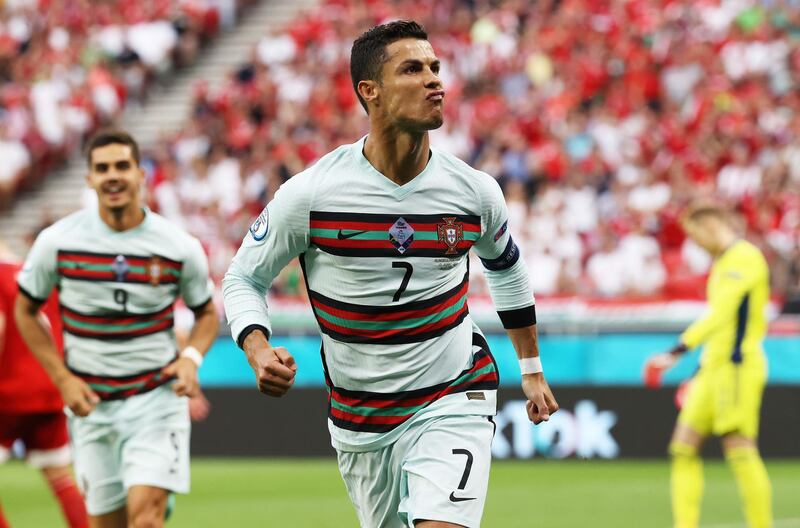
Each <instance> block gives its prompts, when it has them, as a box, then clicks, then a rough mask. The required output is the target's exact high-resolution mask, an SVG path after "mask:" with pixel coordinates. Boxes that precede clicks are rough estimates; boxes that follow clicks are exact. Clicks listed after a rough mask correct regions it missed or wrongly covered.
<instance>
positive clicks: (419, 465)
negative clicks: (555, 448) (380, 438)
mask: <svg viewBox="0 0 800 528" xmlns="http://www.w3.org/2000/svg"><path fill="white" fill-rule="evenodd" d="M493 436H494V423H493V422H491V421H490V420H489V417H487V416H471V415H465V416H464V415H459V416H440V417H436V418H431V419H429V420H424V421H421V422H420V423H417V424H413V425H412V426H411V427H410V428H409V429H408V430H407V431H406V432H405V433H404V434H403V435H402V436H401V437H400V438H399V439H398V440H397V442H395V443H394V444H392V445H390V446H387V447H384V448H383V449H380V450H377V451H367V452H364V453H354V452H343V451H340V452H338V458H339V471H341V473H342V478H343V479H344V483H345V486H346V487H347V492H348V494H349V495H350V500H351V501H352V502H353V505H354V506H355V508H356V513H357V515H358V519H359V521H360V523H361V526H362V527H363V528H400V527H411V528H413V527H414V522H415V521H419V520H423V519H424V520H430V521H443V522H450V523H455V524H460V525H462V526H467V527H469V528H476V527H478V526H480V524H481V516H482V515H483V506H484V503H485V501H486V489H487V486H488V483H489V467H490V465H491V455H492V449H491V445H492V437H493Z"/></svg>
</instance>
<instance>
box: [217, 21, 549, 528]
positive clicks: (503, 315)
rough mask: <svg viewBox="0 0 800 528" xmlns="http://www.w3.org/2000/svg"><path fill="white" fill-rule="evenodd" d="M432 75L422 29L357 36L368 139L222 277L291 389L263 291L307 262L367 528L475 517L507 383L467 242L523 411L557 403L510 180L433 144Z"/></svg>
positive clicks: (276, 385)
mask: <svg viewBox="0 0 800 528" xmlns="http://www.w3.org/2000/svg"><path fill="white" fill-rule="evenodd" d="M439 68H440V63H439V60H438V59H437V58H436V55H435V53H434V51H433V48H432V47H431V44H430V43H429V42H428V40H427V34H426V33H425V31H424V29H423V28H422V27H421V26H419V25H418V24H417V23H415V22H411V21H396V22H391V23H388V24H385V25H381V26H377V27H374V28H372V29H370V30H369V31H367V32H366V33H364V34H363V35H361V36H360V37H359V38H358V39H357V40H356V41H355V43H354V44H353V47H352V51H351V62H350V72H351V77H352V81H353V86H354V88H355V90H356V93H357V95H358V98H359V100H360V102H361V104H362V106H363V107H364V108H365V109H366V111H367V114H368V116H369V124H370V132H369V135H367V136H365V137H364V138H362V139H361V140H359V141H357V142H356V143H354V144H351V145H345V146H342V147H340V148H338V149H336V150H334V151H333V152H331V153H330V154H328V155H326V156H324V157H323V158H322V159H320V160H319V161H318V162H317V163H316V164H315V165H313V166H312V167H310V168H309V169H307V170H305V171H303V172H302V173H300V174H298V175H296V176H294V177H293V178H291V179H290V180H289V181H288V182H287V183H285V184H284V185H283V186H282V188H281V189H280V190H279V191H278V192H277V193H276V195H275V197H274V199H273V200H272V201H271V202H270V203H269V204H268V205H267V207H266V209H264V211H263V212H262V213H261V215H260V216H259V217H258V219H256V221H255V222H254V223H253V224H252V226H251V227H250V232H249V234H248V235H247V236H245V238H244V241H243V243H242V247H241V248H240V249H239V252H238V253H237V255H236V257H235V259H234V261H233V262H232V264H231V266H230V268H229V270H228V273H227V274H226V276H225V279H224V280H223V293H224V298H225V308H226V312H227V315H228V319H229V321H230V323H231V328H232V333H233V337H234V338H235V339H236V340H237V343H238V344H239V346H240V347H242V348H243V349H244V351H245V353H246V355H247V358H248V361H249V363H250V365H251V367H252V368H253V370H254V372H255V375H256V378H257V382H258V386H259V389H260V390H261V391H262V392H264V393H266V394H268V395H271V396H282V395H283V394H285V393H286V392H287V391H288V390H289V389H290V388H291V387H292V384H293V382H294V376H295V371H296V368H297V367H296V364H295V362H294V359H293V357H292V355H291V354H290V353H289V351H287V350H286V349H284V348H281V347H275V348H273V347H272V346H271V345H270V343H269V338H270V334H271V328H270V324H269V317H268V311H267V306H266V304H265V302H264V296H265V294H266V291H267V289H268V287H269V285H270V283H271V282H272V280H273V279H274V278H275V277H276V275H277V274H278V272H279V271H280V270H281V268H283V267H284V266H285V265H286V264H287V263H288V262H289V261H290V260H291V259H292V258H294V257H296V256H299V257H300V262H301V264H302V268H303V271H304V273H305V277H306V283H307V287H308V290H309V291H308V293H309V298H310V302H311V305H312V308H313V311H314V314H315V316H316V318H317V322H318V324H319V327H320V330H321V333H322V359H323V366H324V369H325V378H326V382H327V384H328V388H329V391H330V398H329V414H328V418H329V420H328V426H329V430H330V433H331V437H332V443H333V446H334V447H335V448H336V450H337V453H338V459H339V468H340V470H341V473H342V477H343V479H344V482H345V485H346V487H347V490H348V493H349V494H350V498H351V500H352V502H353V504H354V505H355V508H356V511H357V514H358V517H359V520H360V522H361V524H362V526H365V527H369V528H375V527H399V526H417V527H418V528H423V527H424V528H436V527H452V526H478V525H479V524H480V519H481V516H482V512H483V506H484V502H485V497H486V488H487V484H488V477H489V465H490V457H491V449H490V445H491V440H492V436H493V434H494V425H493V423H492V416H493V415H494V414H495V412H496V389H497V385H498V376H497V366H496V364H495V362H494V359H493V357H492V355H491V353H490V352H489V348H488V346H487V344H486V340H485V339H484V337H483V335H481V332H480V330H479V329H478V328H477V327H476V326H475V325H474V324H473V322H472V321H471V319H470V317H469V313H468V309H467V290H468V277H469V273H468V270H467V266H468V252H469V250H470V249H473V250H474V251H475V252H476V253H477V254H478V256H479V257H480V258H481V260H482V262H483V265H484V267H485V268H486V270H487V271H486V274H487V279H488V283H489V286H490V289H491V292H492V296H493V298H494V301H495V305H496V308H497V310H498V313H499V315H500V319H501V321H502V323H503V325H504V326H505V328H506V329H507V330H508V335H509V336H510V339H511V341H512V343H513V345H514V347H515V349H516V351H517V354H518V356H519V359H520V366H521V370H522V374H523V376H522V389H523V391H524V393H525V395H526V397H527V399H528V404H527V408H528V415H529V418H530V419H531V420H532V421H533V422H534V423H539V422H541V421H543V420H547V419H549V416H550V414H552V413H553V412H555V411H556V410H557V409H558V405H557V404H556V401H555V399H554V398H553V395H552V393H551V391H550V388H549V387H548V385H547V382H546V381H545V379H544V376H543V373H542V367H541V362H540V360H539V351H538V345H537V340H536V326H535V323H536V317H535V311H534V299H533V293H532V292H531V290H530V287H529V282H528V277H527V273H526V267H525V263H524V262H523V260H522V258H521V256H520V252H519V250H518V248H517V246H516V244H515V243H514V241H513V240H512V238H511V234H510V233H509V231H508V229H507V211H506V206H505V202H504V200H503V195H502V192H501V191H500V187H499V186H498V185H497V183H496V182H495V180H494V179H493V178H492V177H491V176H489V175H487V174H484V173H482V172H479V171H477V170H474V169H472V168H471V167H469V166H468V165H467V164H466V163H464V162H462V161H460V160H459V159H457V158H455V157H453V156H451V155H449V154H447V153H445V152H442V151H439V150H437V149H435V148H431V147H430V145H429V139H428V131H429V130H432V129H436V128H438V127H440V126H441V125H442V119H443V115H442V106H443V102H444V101H443V99H444V96H445V92H444V88H443V85H442V81H441V78H440V77H439Z"/></svg>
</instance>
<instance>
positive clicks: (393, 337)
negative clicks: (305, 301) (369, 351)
mask: <svg viewBox="0 0 800 528" xmlns="http://www.w3.org/2000/svg"><path fill="white" fill-rule="evenodd" d="M468 290H469V275H468V274H465V275H464V279H463V280H462V281H461V283H460V284H458V285H457V286H456V287H454V288H452V289H450V290H448V291H446V292H444V293H442V294H439V295H436V296H435V297H431V298H429V299H422V300H419V301H413V302H410V303H405V304H401V305H397V306H391V305H385V306H368V305H360V304H352V303H346V302H343V301H337V300H334V299H331V298H329V297H326V296H324V295H322V294H320V293H317V292H315V291H313V290H310V289H309V297H310V299H311V306H312V308H313V309H314V315H315V316H316V318H317V322H318V323H319V326H320V330H321V331H322V332H323V333H325V334H327V335H329V336H330V337H332V338H333V339H336V340H337V341H343V342H345V343H369V344H400V343H418V342H421V341H426V340H428V339H432V338H434V337H438V336H440V335H442V334H444V333H445V332H447V331H448V330H450V329H452V328H455V327H456V326H458V325H459V324H461V322H462V321H463V320H464V318H465V317H466V316H467V314H468V313H469V308H468V306H467V291H468Z"/></svg>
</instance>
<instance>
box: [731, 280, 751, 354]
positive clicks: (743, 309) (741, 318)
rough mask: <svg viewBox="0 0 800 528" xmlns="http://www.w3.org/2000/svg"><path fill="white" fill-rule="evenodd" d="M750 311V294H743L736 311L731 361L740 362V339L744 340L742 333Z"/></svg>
mask: <svg viewBox="0 0 800 528" xmlns="http://www.w3.org/2000/svg"><path fill="white" fill-rule="evenodd" d="M749 311H750V294H749V293H748V294H747V295H745V296H744V299H742V302H741V304H739V310H738V311H737V312H736V341H735V342H734V344H733V353H732V354H731V361H733V362H734V363H737V364H738V363H741V362H742V341H744V333H745V331H746V330H747V316H748V313H749Z"/></svg>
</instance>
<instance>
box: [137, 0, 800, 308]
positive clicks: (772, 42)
mask: <svg viewBox="0 0 800 528" xmlns="http://www.w3.org/2000/svg"><path fill="white" fill-rule="evenodd" d="M412 14H413V16H414V17H416V18H417V20H419V21H420V22H421V23H423V24H424V25H425V26H426V28H427V30H428V33H429V36H430V41H431V42H432V44H433V46H434V49H435V50H436V53H437V54H438V56H439V57H440V59H441V60H442V63H443V66H442V77H443V79H444V84H445V88H446V90H447V96H446V103H445V108H446V114H447V117H446V120H445V125H444V126H443V127H442V128H441V129H440V130H437V131H435V132H434V133H432V141H433V144H434V145H437V146H439V147H440V148H443V149H446V150H449V151H451V152H453V153H454V154H456V155H457V156H459V157H461V158H463V159H465V160H466V161H468V162H469V163H471V164H472V165H474V166H475V167H477V168H479V169H481V170H484V171H486V172H487V173H489V174H491V175H492V176H494V177H495V178H497V179H498V181H499V182H500V184H501V185H502V187H503V189H504V192H505V195H506V198H507V201H508V205H509V211H510V222H509V226H510V228H511V230H512V232H513V233H514V236H515V239H516V240H517V241H518V243H519V245H520V247H521V248H522V249H523V251H524V253H525V256H526V259H527V262H528V264H529V266H530V268H531V270H530V271H531V273H530V275H531V279H532V281H533V287H534V289H535V291H536V292H537V294H538V295H575V294H579V295H584V296H590V297H597V298H611V299H616V298H625V299H630V298H664V297H666V298H676V297H702V296H703V283H704V277H703V274H704V273H705V272H706V271H707V269H708V266H709V257H708V255H707V254H705V253H704V252H703V251H702V250H700V249H699V248H698V247H696V246H694V245H693V244H692V243H691V242H690V241H688V240H686V239H685V236H684V234H683V232H682V230H681V228H680V225H679V222H678V219H679V217H680V213H681V211H682V210H683V208H684V207H685V206H686V204H687V203H688V202H690V201H691V200H694V199H697V198H704V197H705V198H713V199H715V200H717V201H723V202H725V203H727V204H730V205H731V207H732V208H734V209H735V210H736V211H737V217H738V219H739V223H740V226H739V227H740V228H741V231H742V234H743V235H745V236H747V237H748V238H749V239H750V240H752V241H754V242H755V243H757V244H758V245H759V246H760V247H761V248H762V249H763V250H764V251H765V253H766V255H767V258H768V259H769V262H770V269H771V272H772V280H773V285H774V291H775V292H776V293H777V294H778V295H792V294H793V292H796V291H797V290H798V286H799V285H800V279H799V278H798V277H800V270H798V266H800V249H799V246H800V199H798V187H800V143H799V142H798V138H800V90H798V89H797V86H800V46H799V45H798V43H800V2H798V0H763V1H760V2H758V1H752V0H693V1H690V0H673V1H669V0H629V1H623V0H619V1H614V0H561V1H557V0H539V1H537V2H527V1H523V0H495V1H488V0H473V1H466V0H439V1H437V2H427V1H424V0H414V1H407V0H404V1H390V0H371V1H367V2H360V1H355V0H353V1H349V0H328V1H325V2H323V3H322V5H320V6H318V7H317V8H315V9H314V10H313V11H311V12H306V13H303V14H302V16H299V17H297V19H296V20H294V22H293V23H291V24H290V25H288V26H287V27H286V28H285V29H284V31H282V32H277V33H272V34H268V35H265V36H264V37H263V39H262V41H261V42H260V43H259V44H258V45H257V47H256V48H255V49H254V50H253V51H252V56H251V57H250V59H249V60H248V61H247V62H245V63H244V64H241V65H240V66H239V67H238V68H235V69H233V70H232V71H231V74H230V78H229V79H228V81H227V83H226V84H225V85H224V87H222V88H221V89H220V90H218V91H215V92H213V93H210V92H209V90H208V88H207V87H206V86H204V85H202V84H200V85H198V86H196V89H195V94H194V111H193V115H192V116H191V118H190V120H189V121H188V122H187V123H186V126H185V127H184V128H183V130H182V131H181V132H180V133H178V134H176V135H174V136H172V137H168V138H164V139H165V140H164V141H163V142H160V144H159V146H158V147H156V149H155V150H153V151H152V152H150V153H149V155H148V160H147V161H146V163H147V169H148V175H149V190H150V193H149V197H150V201H151V204H152V206H153V208H155V209H156V210H158V211H160V212H161V213H162V214H164V215H165V216H167V217H168V218H170V219H172V220H174V221H177V222H179V223H180V224H182V225H183V226H184V227H185V228H187V229H188V230H189V231H190V232H192V233H193V234H195V235H197V236H198V237H200V239H201V240H202V241H203V243H204V244H205V245H206V248H207V250H208V251H209V255H210V257H211V268H212V273H213V274H214V276H215V277H216V278H217V279H218V278H220V277H221V275H222V274H223V273H224V271H225V268H226V267H227V265H228V263H229V262H230V259H231V257H232V256H233V254H234V252H235V250H236V248H237V247H238V245H239V243H240V241H241V238H242V235H243V233H245V232H246V227H247V225H248V224H249V223H250V221H251V220H252V219H253V218H254V217H255V216H256V215H257V214H258V212H259V211H260V210H261V208H262V207H263V205H264V204H265V203H266V202H267V201H268V200H269V199H270V198H271V196H272V195H273V193H274V192H275V190H276V189H277V188H278V187H279V186H280V184H281V183H282V182H284V181H285V180H287V179H288V178H290V177H291V176H292V175H293V174H296V173H297V172H299V171H301V170H302V169H303V168H304V167H306V166H308V165H309V164H311V163H313V162H314V161H315V160H316V159H317V158H318V157H320V156H321V155H323V154H325V153H326V152H328V151H329V150H331V149H333V148H334V147H336V146H337V145H339V144H342V143H348V142H352V141H354V140H356V139H357V138H358V137H360V136H361V135H362V134H363V133H365V132H366V130H367V121H366V116H365V115H364V112H363V110H362V109H361V107H360V106H359V105H358V103H357V101H356V98H355V96H354V94H353V89H352V84H351V80H350V77H349V68H348V62H349V52H350V46H351V44H352V41H353V39H354V38H355V37H356V36H357V35H358V34H360V33H361V32H362V31H363V30H364V29H366V28H368V27H370V26H372V25H374V24H377V23H380V22H384V21H387V20H391V19H395V18H408V17H410V16H412ZM472 269H474V270H477V269H480V266H473V267H472ZM479 277H480V274H479V273H478V274H477V275H476V277H475V279H476V280H475V281H474V283H473V289H474V290H475V291H476V292H479V293H480V292H482V291H484V286H483V284H482V282H481V280H480V278H479ZM275 292H276V293H278V294H285V295H302V285H301V279H300V278H299V272H298V270H297V268H296V267H295V268H290V269H289V270H288V271H287V272H286V273H285V274H284V276H283V277H282V278H281V279H280V280H279V281H278V283H277V284H276V285H275Z"/></svg>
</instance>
